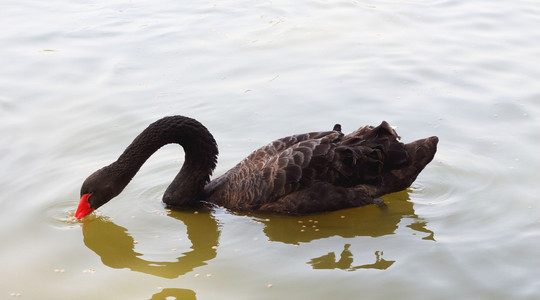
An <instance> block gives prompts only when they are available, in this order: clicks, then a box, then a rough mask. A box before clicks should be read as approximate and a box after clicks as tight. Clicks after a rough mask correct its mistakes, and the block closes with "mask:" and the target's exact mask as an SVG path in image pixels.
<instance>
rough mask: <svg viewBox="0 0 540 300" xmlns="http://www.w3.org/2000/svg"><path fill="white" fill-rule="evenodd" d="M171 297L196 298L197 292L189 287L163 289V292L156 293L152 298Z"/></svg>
mask: <svg viewBox="0 0 540 300" xmlns="http://www.w3.org/2000/svg"><path fill="white" fill-rule="evenodd" d="M169 297H174V298H173V299H178V300H180V299H181V300H196V299H197V297H195V292H194V291H192V290H188V289H173V288H169V289H163V290H162V291H161V292H159V293H157V294H154V295H153V296H152V298H150V300H165V299H167V298H169Z"/></svg>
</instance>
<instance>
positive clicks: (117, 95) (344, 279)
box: [0, 0, 540, 299]
mask: <svg viewBox="0 0 540 300" xmlns="http://www.w3.org/2000/svg"><path fill="white" fill-rule="evenodd" d="M0 7H1V9H0V19H1V20H2V24H3V25H4V26H3V27H2V28H3V30H2V31H1V32H0V41H1V44H2V45H3V47H2V49H1V50H0V63H1V65H2V69H1V70H0V83H1V84H0V136H1V137H2V139H1V141H0V157H1V164H0V191H1V192H0V241H1V244H2V246H1V248H0V265H1V266H2V268H1V275H2V281H1V283H0V295H1V296H0V298H2V299H4V298H8V297H17V296H19V297H21V298H22V297H24V298H26V299H73V298H78V299H292V298H294V299H329V298H332V299H359V298H366V299H396V298H399V299H419V298H422V299H423V298H426V299H427V298H429V299H538V298H539V297H540V259H539V258H538V253H540V243H539V238H540V204H539V203H540V202H539V200H540V199H539V196H538V195H539V194H540V188H539V185H538V183H537V181H538V175H537V169H538V167H540V159H539V158H538V153H539V152H540V133H539V132H540V130H539V129H540V126H539V124H540V122H539V119H540V118H539V114H540V84H539V81H538V79H539V78H540V59H539V57H540V42H539V41H540V34H539V31H538V30H535V29H536V28H539V25H540V6H538V3H537V2H536V1H514V2H511V3H510V2H503V1H495V2H493V1H485V0H477V1H433V2H422V1H405V2H395V1H382V2H373V1H368V2H361V1H304V2H291V1H256V2H253V1H241V0H232V1H224V2H223V1H221V2H207V1H198V2H178V1H168V0H160V1H151V2H150V1H116V2H107V1H101V0H96V1H92V2H81V1H78V2H77V1H64V0H58V1H53V2H50V1H48V2H43V1H23V2H21V1H11V0H7V1H4V2H3V3H2V4H1V5H0ZM171 114H182V115H186V116H190V117H194V118H196V119H198V120H199V121H201V122H202V123H203V124H205V125H206V126H207V127H208V129H209V130H210V131H211V132H212V133H213V134H214V137H215V138H216V140H217V142H218V144H219V147H220V156H219V162H218V167H217V169H216V171H215V175H216V176H218V175H221V174H223V173H224V172H226V171H227V170H228V169H229V168H231V167H233V166H234V165H235V164H236V163H237V162H238V161H240V160H241V159H242V158H243V157H245V156H246V155H248V154H249V153H250V152H251V151H253V150H254V149H256V148H258V147H260V146H263V145H264V144H266V143H267V142H269V141H272V140H274V139H277V138H280V137H283V136H287V135H290V134H293V133H302V132H308V131H318V130H329V129H331V128H332V127H333V125H334V124H335V123H341V124H342V127H343V130H344V131H347V132H350V131H352V130H354V129H356V128H358V127H360V126H363V125H367V124H371V125H377V124H378V123H380V122H381V121H382V120H387V121H389V122H390V123H391V124H392V125H393V126H395V127H396V130H397V131H398V133H399V134H400V135H401V136H402V137H403V141H404V142H409V141H412V140H414V139H418V138H423V137H427V136H431V135H437V136H439V138H440V140H441V141H440V143H439V151H438V153H437V155H436V157H435V159H434V161H433V162H432V163H431V164H430V165H428V167H427V168H426V169H425V170H424V172H423V173H422V174H421V175H420V176H419V177H418V179H417V180H416V182H415V183H414V184H413V186H412V187H411V188H410V189H408V190H406V191H403V192H400V193H395V194H392V195H387V196H385V197H384V199H385V201H386V203H387V209H385V210H381V209H379V208H377V207H363V208H355V209H348V210H342V211H337V212H331V213H324V214H316V215H310V216H302V217H294V216H276V215H259V214H250V215H244V214H237V213H234V212H231V211H227V210H224V209H221V208H212V209H197V210H190V211H169V210H167V209H165V208H164V207H163V205H162V204H161V200H160V199H161V196H162V194H163V192H164V190H165V188H166V187H167V185H168V183H169V182H170V181H171V180H172V178H173V177H174V175H175V174H176V172H177V171H178V169H179V168H180V166H181V164H182V162H183V152H182V149H181V148H179V147H178V146H174V145H171V146H166V147H164V148H163V149H162V150H160V151H159V152H158V153H156V154H155V155H154V156H152V157H151V158H150V160H149V161H148V162H147V164H145V165H144V166H143V168H142V169H141V171H140V173H139V174H138V175H137V176H136V177H135V178H134V180H133V181H132V182H131V183H130V185H129V186H128V187H127V188H126V189H125V190H124V192H123V193H122V194H121V195H120V196H119V197H117V198H116V199H115V200H114V201H111V202H109V203H108V204H107V205H105V206H103V207H102V208H100V209H99V211H98V212H97V213H96V214H95V215H92V216H91V217H89V218H87V219H85V220H84V221H81V222H74V221H72V220H71V216H72V215H73V213H74V211H75V209H76V206H77V203H78V199H79V189H80V185H81V183H82V181H83V180H84V179H85V178H86V177H87V176H88V175H89V174H91V173H92V172H93V171H95V170H96V169H98V168H100V167H102V166H104V165H106V164H109V163H110V162H112V161H114V160H115V159H116V158H117V156H118V155H119V154H120V153H121V152H122V151H123V149H124V148H125V147H126V146H127V145H128V144H129V143H130V142H131V140H132V139H133V138H134V137H135V136H136V135H137V134H138V133H139V132H140V131H141V130H143V129H144V128H145V127H146V126H147V125H148V124H149V123H151V122H153V121H154V120H156V119H158V118H161V117H163V116H165V115H171Z"/></svg>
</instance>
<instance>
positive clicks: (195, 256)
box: [83, 191, 435, 299]
mask: <svg viewBox="0 0 540 300" xmlns="http://www.w3.org/2000/svg"><path fill="white" fill-rule="evenodd" d="M385 198H386V199H385V201H386V202H387V203H388V205H387V206H386V207H384V208H380V207H377V206H374V205H373V206H367V207H363V208H358V209H348V210H341V211H335V212H329V213H325V214H318V215H308V216H283V215H254V214H252V215H251V217H252V218H253V219H255V220H257V221H259V222H260V223H262V224H264V233H265V234H266V236H267V237H268V239H269V240H270V241H278V242H282V243H286V244H294V245H296V244H299V243H309V242H311V241H313V240H315V239H323V238H329V237H332V236H341V237H345V238H353V237H357V236H370V237H378V236H383V235H390V234H394V233H395V231H396V229H398V227H399V226H398V224H399V223H400V222H401V221H402V219H404V218H407V219H409V222H410V220H411V219H412V220H413V221H412V222H411V223H410V224H409V225H406V227H408V228H411V229H412V230H414V231H415V234H416V232H420V233H424V234H427V236H425V237H423V239H427V240H433V241H434V240H435V239H434V234H433V232H432V231H430V230H428V229H426V222H425V221H423V220H422V219H420V218H419V217H418V216H416V214H415V213H414V209H413V203H412V202H410V201H408V200H409V195H408V193H407V192H405V191H404V192H400V193H395V194H392V195H390V196H387V197H385ZM170 216H171V217H173V218H175V219H177V220H179V221H181V222H183V223H184V224H185V225H186V227H187V235H188V238H189V239H190V241H191V243H192V248H191V249H192V250H191V251H189V252H186V253H183V254H182V256H180V257H178V258H177V260H176V261H175V262H159V261H158V262H155V261H148V260H145V259H142V258H140V256H141V255H142V254H140V253H137V252H135V251H134V240H133V238H132V237H131V236H130V235H129V234H128V232H127V229H125V228H123V227H121V226H118V225H116V224H114V223H113V222H110V221H107V220H105V219H104V218H97V219H95V220H92V221H88V222H85V223H84V224H83V235H84V243H85V245H86V246H87V247H88V248H89V249H91V250H92V251H94V252H95V253H96V254H98V255H99V256H100V257H101V260H102V262H103V263H104V264H105V265H107V266H109V267H111V268H117V269H118V268H129V269H130V270H132V271H137V272H143V273H146V274H151V275H155V276H159V277H163V278H177V277H179V276H181V275H184V274H186V273H188V272H191V271H193V270H194V269H195V268H197V267H200V266H203V265H205V264H206V263H207V262H208V261H210V260H212V259H214V258H215V257H216V255H217V253H216V248H217V245H218V239H219V235H220V227H219V226H218V223H217V221H216V220H215V218H214V214H213V211H212V210H210V209H205V210H204V211H201V212H200V213H199V214H193V213H192V212H191V213H190V212H171V213H170ZM349 248H350V244H345V245H344V248H343V251H342V252H341V254H340V257H339V259H336V254H335V253H334V252H330V253H328V254H325V255H322V256H320V257H316V258H313V259H311V260H310V261H309V262H308V264H310V265H311V266H312V267H313V268H314V269H342V270H348V271H354V270H358V269H380V270H384V269H386V268H388V267H390V266H391V265H392V264H393V263H394V262H395V261H393V260H385V259H383V258H382V255H383V252H382V251H376V252H375V262H374V263H372V264H364V265H357V266H353V262H354V259H353V253H352V252H351V250H350V249H349ZM191 293H192V294H191ZM186 295H191V296H189V297H192V298H193V299H194V298H195V293H193V292H192V291H190V290H183V289H165V290H163V291H161V292H160V293H158V294H156V295H154V297H153V298H152V299H164V298H166V297H169V296H177V298H179V297H180V296H182V297H186ZM156 297H157V298H156ZM160 297H161V298H160ZM189 299H191V298H189Z"/></svg>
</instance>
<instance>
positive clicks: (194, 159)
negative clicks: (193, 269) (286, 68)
mask: <svg viewBox="0 0 540 300" xmlns="http://www.w3.org/2000/svg"><path fill="white" fill-rule="evenodd" d="M398 139H399V137H398V136H397V134H396V132H395V131H394V130H393V129H392V128H391V127H390V126H389V125H388V123H386V122H382V123H381V125H379V126H377V127H371V126H365V127H362V128H360V129H358V130H356V131H354V132H353V133H351V134H348V135H344V134H343V133H342V132H341V126H340V125H339V124H336V125H335V126H334V128H333V130H332V131H324V132H312V133H306V134H298V135H293V136H289V137H284V138H281V139H278V140H276V141H274V142H272V143H270V144H268V145H266V146H264V147H262V148H260V149H258V150H256V151H254V152H253V153H251V154H250V155H249V156H248V157H247V158H245V159H244V160H243V161H241V162H240V163H239V164H238V165H236V166H235V167H234V168H232V169H231V170H229V171H228V172H226V173H225V174H223V175H222V176H220V177H218V178H216V179H215V180H213V181H211V182H209V180H210V175H211V173H212V171H213V170H214V168H215V166H216V160H217V154H218V150H217V145H216V142H215V140H214V138H213V137H212V135H211V134H210V133H209V132H208V130H207V129H206V128H205V127H204V126H203V125H202V124H200V123H199V122H198V121H196V120H194V119H191V118H187V117H183V116H172V117H166V118H163V119H161V120H158V121H156V122H154V123H152V124H150V126H148V128H146V129H145V130H144V131H143V132H142V133H141V134H140V135H139V136H137V138H135V140H134V141H133V142H132V143H131V145H129V146H128V147H127V148H126V150H125V151H124V153H123V154H122V155H121V156H120V157H119V158H118V160H117V161H116V162H114V163H112V164H111V165H109V166H106V167H104V168H102V169H100V170H98V171H96V172H95V173H94V174H92V175H90V176H89V177H88V178H87V179H86V181H85V182H84V183H83V186H82V188H81V196H85V195H88V196H86V197H87V199H88V204H89V206H90V212H91V211H92V210H93V209H96V208H98V207H99V206H101V205H103V204H104V203H106V202H107V201H109V200H110V199H112V198H113V197H115V196H116V195H118V194H119V193H120V192H121V191H122V190H123V189H124V187H125V186H126V185H127V184H128V183H129V181H130V180H131V178H133V176H134V175H135V174H136V173H137V171H138V170H139V168H140V167H141V166H142V164H143V163H144V162H145V161H146V160H147V159H148V157H150V155H152V153H154V152H155V151H157V150H158V149H159V148H160V147H162V146H163V145H165V144H169V143H178V144H180V145H182V146H183V147H184V151H185V154H186V158H185V163H184V165H183V166H182V169H181V170H180V172H179V173H178V175H177V176H176V178H175V179H174V180H173V182H172V183H171V185H170V186H169V187H168V188H167V190H166V191H165V194H164V196H163V201H164V202H165V203H166V204H167V205H169V206H173V207H182V206H184V207H185V206H192V205H195V204H196V203H198V202H200V201H206V202H211V203H215V204H217V205H221V206H224V207H227V208H229V209H233V210H240V211H269V212H277V213H295V214H303V213H313V212H321V211H330V210H337V209H342V208H348V207H356V206H362V205H366V204H373V203H379V202H380V201H381V200H380V199H379V197H380V196H382V195H384V194H388V193H392V192H397V191H400V190H403V189H406V188H407V187H409V186H410V185H411V184H412V182H413V181H414V180H415V179H416V177H417V176H418V174H419V173H420V171H422V169H423V168H424V167H425V166H426V165H427V164H428V163H429V162H430V161H431V160H432V159H433V156H434V155H435V152H436V148H437V142H438V138H437V137H430V138H426V139H422V140H418V141H415V142H412V143H409V144H403V143H400V142H399V141H398ZM82 202H83V201H81V205H82ZM88 213H89V212H88ZM86 214H87V213H86ZM76 216H77V217H78V218H82V217H84V215H83V213H79V211H78V212H77V215H76Z"/></svg>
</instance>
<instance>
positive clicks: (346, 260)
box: [308, 244, 396, 271]
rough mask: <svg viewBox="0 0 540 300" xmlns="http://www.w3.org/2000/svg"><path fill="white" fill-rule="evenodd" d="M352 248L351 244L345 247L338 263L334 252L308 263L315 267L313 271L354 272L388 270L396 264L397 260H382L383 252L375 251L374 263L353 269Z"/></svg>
mask: <svg viewBox="0 0 540 300" xmlns="http://www.w3.org/2000/svg"><path fill="white" fill-rule="evenodd" d="M350 246H351V245H350V244H346V245H345V248H344V249H343V252H341V255H340V258H339V260H338V261H336V254H335V253H334V252H330V253H328V254H325V255H323V256H321V257H317V258H314V259H312V260H310V261H309V262H308V263H309V264H310V265H311V266H312V267H313V269H341V270H347V271H354V270H358V269H379V270H386V269H387V268H388V267H390V266H391V265H392V264H393V263H395V262H396V261H395V260H391V261H388V260H384V259H383V258H381V255H382V254H383V252H382V251H375V257H376V259H375V262H374V263H372V264H367V265H361V266H355V267H353V266H352V263H353V258H352V257H353V254H352V253H351V251H350V250H349V247H350Z"/></svg>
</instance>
